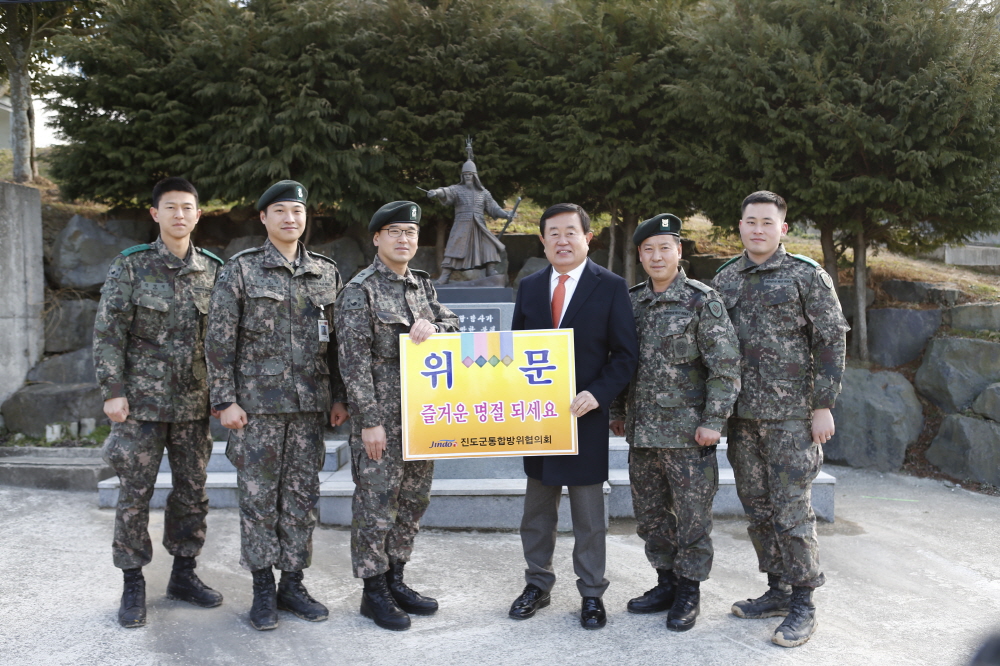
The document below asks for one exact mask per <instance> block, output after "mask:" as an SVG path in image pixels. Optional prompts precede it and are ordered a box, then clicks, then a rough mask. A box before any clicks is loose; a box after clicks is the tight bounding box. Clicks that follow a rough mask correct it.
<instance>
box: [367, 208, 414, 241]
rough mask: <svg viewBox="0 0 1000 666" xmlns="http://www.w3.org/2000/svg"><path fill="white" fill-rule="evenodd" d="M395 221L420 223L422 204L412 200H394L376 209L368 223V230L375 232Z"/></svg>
mask: <svg viewBox="0 0 1000 666" xmlns="http://www.w3.org/2000/svg"><path fill="white" fill-rule="evenodd" d="M393 222H411V223H413V224H417V225H419V224H420V206H418V205H417V204H415V203H413V202H412V201H393V202H392V203H387V204H386V205H384V206H382V207H381V208H379V209H378V210H377V211H375V214H374V215H372V221H371V222H369V223H368V231H369V232H371V233H375V232H376V231H378V230H379V229H381V228H382V227H384V226H385V225H387V224H392V223H393Z"/></svg>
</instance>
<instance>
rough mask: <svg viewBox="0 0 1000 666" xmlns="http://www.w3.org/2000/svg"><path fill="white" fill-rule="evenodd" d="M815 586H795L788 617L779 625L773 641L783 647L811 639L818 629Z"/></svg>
mask: <svg viewBox="0 0 1000 666" xmlns="http://www.w3.org/2000/svg"><path fill="white" fill-rule="evenodd" d="M812 596H813V588H811V587H793V588H792V600H791V603H790V604H789V607H788V617H786V618H785V621H784V622H782V623H781V624H780V625H778V628H777V629H775V631H774V636H771V642H772V643H774V644H775V645H780V646H781V647H798V646H800V645H802V644H803V643H805V642H806V641H808V640H809V637H810V636H812V635H813V632H815V631H816V625H817V622H816V605H815V604H814V603H813V600H812Z"/></svg>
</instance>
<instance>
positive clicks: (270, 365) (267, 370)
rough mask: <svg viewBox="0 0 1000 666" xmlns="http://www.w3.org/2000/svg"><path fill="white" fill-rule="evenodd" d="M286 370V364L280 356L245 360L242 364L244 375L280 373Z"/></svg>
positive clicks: (241, 369)
mask: <svg viewBox="0 0 1000 666" xmlns="http://www.w3.org/2000/svg"><path fill="white" fill-rule="evenodd" d="M284 371H285V364H284V363H283V362H282V361H281V359H278V358H266V359H264V360H263V361H244V362H243V363H242V364H240V372H242V373H243V374H244V375H250V376H256V375H280V374H281V373H283V372H284Z"/></svg>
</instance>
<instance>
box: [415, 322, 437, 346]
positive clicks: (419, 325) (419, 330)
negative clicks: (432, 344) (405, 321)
mask: <svg viewBox="0 0 1000 666" xmlns="http://www.w3.org/2000/svg"><path fill="white" fill-rule="evenodd" d="M434 333H437V327H436V326H434V324H432V323H430V322H429V321H427V320H426V319H418V320H416V321H415V322H413V326H411V327H410V340H412V341H413V344H415V345H419V344H420V343H421V342H423V341H424V340H426V339H427V338H429V337H431V335H433V334H434Z"/></svg>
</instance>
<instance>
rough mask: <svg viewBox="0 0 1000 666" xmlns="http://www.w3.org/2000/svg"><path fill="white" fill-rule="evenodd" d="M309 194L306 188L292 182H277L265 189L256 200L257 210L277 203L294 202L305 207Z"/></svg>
mask: <svg viewBox="0 0 1000 666" xmlns="http://www.w3.org/2000/svg"><path fill="white" fill-rule="evenodd" d="M307 196H309V192H308V191H307V190H306V188H305V187H304V186H303V185H302V183H299V182H297V181H294V180H279V181H278V182H277V183H275V184H274V185H272V186H271V187H269V188H267V191H266V192H264V194H262V195H260V199H257V210H258V211H262V210H265V209H266V208H267V207H268V206H270V205H271V204H273V203H278V202H279V201H296V202H298V203H300V204H303V205H305V203H306V197H307Z"/></svg>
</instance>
